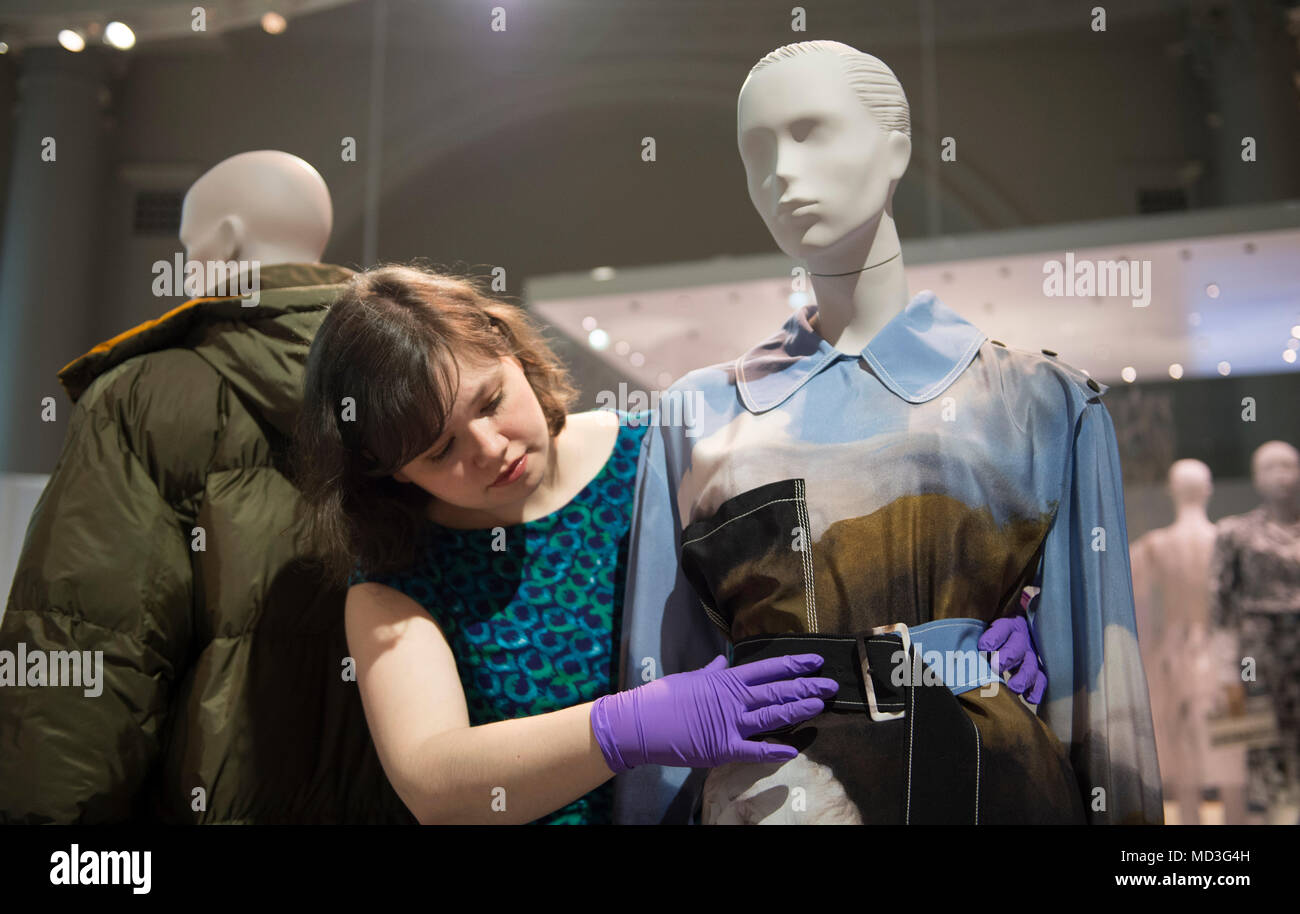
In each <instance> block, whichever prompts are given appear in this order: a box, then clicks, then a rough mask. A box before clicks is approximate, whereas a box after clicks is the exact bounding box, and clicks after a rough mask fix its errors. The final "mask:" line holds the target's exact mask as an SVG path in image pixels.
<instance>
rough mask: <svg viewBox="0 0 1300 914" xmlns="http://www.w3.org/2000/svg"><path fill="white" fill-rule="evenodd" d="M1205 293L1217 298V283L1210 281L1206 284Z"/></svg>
mask: <svg viewBox="0 0 1300 914" xmlns="http://www.w3.org/2000/svg"><path fill="white" fill-rule="evenodd" d="M1205 294H1206V295H1208V296H1210V298H1218V297H1219V284H1218V283H1217V282H1212V283H1210V284H1209V285H1208V286H1206V287H1205Z"/></svg>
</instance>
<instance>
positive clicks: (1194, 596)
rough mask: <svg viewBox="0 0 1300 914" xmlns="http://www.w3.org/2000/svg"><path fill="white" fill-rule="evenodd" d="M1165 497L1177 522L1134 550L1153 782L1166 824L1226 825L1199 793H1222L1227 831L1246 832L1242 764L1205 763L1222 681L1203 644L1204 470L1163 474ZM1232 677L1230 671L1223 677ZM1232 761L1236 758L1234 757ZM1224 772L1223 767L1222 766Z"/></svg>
mask: <svg viewBox="0 0 1300 914" xmlns="http://www.w3.org/2000/svg"><path fill="white" fill-rule="evenodd" d="M1167 491H1168V493H1169V497H1170V498H1171V499H1172V501H1173V503H1174V512H1175V516H1174V522H1173V523H1172V524H1170V525H1169V526H1167V527H1161V528H1160V529H1158V530H1152V531H1151V532H1149V533H1147V534H1145V535H1144V536H1142V537H1140V538H1139V539H1137V540H1136V541H1134V543H1133V544H1132V547H1131V549H1130V554H1131V558H1132V566H1133V596H1134V601H1135V606H1136V612H1137V622H1138V632H1139V643H1140V645H1141V647H1142V659H1143V663H1144V664H1145V667H1146V672H1147V683H1148V686H1149V688H1150V690H1151V706H1152V707H1151V711H1152V718H1153V722H1154V724H1155V732H1156V745H1157V748H1158V752H1159V755H1160V774H1161V779H1162V782H1163V783H1164V787H1165V822H1166V823H1167V824H1170V825H1178V824H1182V825H1195V824H1197V823H1198V822H1200V823H1201V824H1211V822H1213V821H1218V820H1221V819H1222V818H1223V816H1222V810H1221V809H1216V808H1214V807H1217V806H1218V805H1219V804H1217V803H1213V802H1206V803H1202V791H1204V790H1205V789H1207V788H1211V787H1220V788H1221V790H1222V791H1223V793H1224V794H1225V801H1226V805H1227V807H1228V816H1229V818H1228V821H1230V822H1234V823H1237V824H1241V823H1243V822H1244V818H1243V817H1244V813H1245V807H1244V797H1243V794H1242V789H1243V787H1242V784H1241V783H1240V780H1241V776H1242V775H1241V772H1240V771H1238V770H1237V769H1240V768H1241V765H1240V764H1237V765H1232V764H1227V766H1226V767H1227V768H1228V769H1230V770H1225V760H1224V759H1222V758H1221V757H1222V756H1225V755H1228V756H1230V755H1233V754H1234V753H1233V750H1219V751H1218V752H1214V753H1212V750H1211V747H1210V743H1209V736H1208V732H1207V728H1206V715H1207V714H1208V713H1209V711H1210V710H1211V709H1212V708H1214V707H1215V706H1216V702H1218V700H1219V698H1220V695H1219V692H1218V689H1217V688H1216V686H1217V685H1218V684H1219V683H1220V682H1222V681H1223V677H1222V676H1221V675H1219V674H1220V673H1221V672H1222V671H1221V670H1219V669H1218V667H1219V666H1220V664H1218V663H1217V662H1216V658H1221V657H1223V656H1227V655H1226V654H1224V653H1223V652H1221V651H1216V650H1212V648H1211V637H1210V586H1209V571H1210V559H1211V555H1212V553H1213V551H1214V539H1215V527H1214V523H1213V522H1212V521H1211V520H1210V519H1209V517H1208V516H1207V515H1206V510H1205V508H1206V505H1207V504H1208V503H1209V500H1210V496H1211V494H1212V493H1213V491H1214V485H1213V483H1212V481H1211V475H1210V468H1209V467H1208V466H1206V465H1205V464H1204V463H1202V462H1201V461H1199V460H1179V461H1176V462H1175V463H1174V464H1173V465H1172V466H1171V467H1170V468H1169V479H1168V486H1167ZM1229 672H1231V670H1229ZM1236 754H1240V752H1239V751H1237V753H1236ZM1228 761H1229V762H1230V760H1228Z"/></svg>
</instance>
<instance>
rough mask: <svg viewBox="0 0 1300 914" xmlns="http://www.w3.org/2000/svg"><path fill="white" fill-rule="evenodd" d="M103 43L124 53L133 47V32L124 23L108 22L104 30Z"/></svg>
mask: <svg viewBox="0 0 1300 914" xmlns="http://www.w3.org/2000/svg"><path fill="white" fill-rule="evenodd" d="M104 41H106V42H108V43H109V44H111V45H112V46H113V47H115V48H117V49H118V50H119V51H126V50H129V49H131V48H133V47H135V32H133V31H131V27H130V26H129V25H127V24H126V23H125V22H117V21H114V22H110V23H109V24H108V25H107V26H106V27H105V28H104Z"/></svg>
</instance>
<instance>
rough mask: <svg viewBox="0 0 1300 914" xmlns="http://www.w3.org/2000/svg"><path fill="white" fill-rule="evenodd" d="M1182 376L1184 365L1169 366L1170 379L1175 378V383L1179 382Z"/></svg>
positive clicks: (1175, 363)
mask: <svg viewBox="0 0 1300 914" xmlns="http://www.w3.org/2000/svg"><path fill="white" fill-rule="evenodd" d="M1182 376H1183V366H1182V365H1179V364H1178V363H1177V362H1174V364H1172V365H1170V366H1169V377H1171V378H1173V379H1174V380H1175V381H1177V380H1178V379H1179V378H1181V377H1182Z"/></svg>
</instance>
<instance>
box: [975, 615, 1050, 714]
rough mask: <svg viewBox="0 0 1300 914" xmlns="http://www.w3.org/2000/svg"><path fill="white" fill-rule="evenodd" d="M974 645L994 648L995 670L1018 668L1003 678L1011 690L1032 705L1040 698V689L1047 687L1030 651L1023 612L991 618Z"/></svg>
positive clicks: (1044, 677) (982, 648)
mask: <svg viewBox="0 0 1300 914" xmlns="http://www.w3.org/2000/svg"><path fill="white" fill-rule="evenodd" d="M978 647H979V649H980V650H982V651H997V652H998V658H997V664H996V665H995V667H994V670H995V671H996V672H998V673H1001V672H1003V671H1004V670H1005V671H1010V670H1015V669H1016V667H1019V668H1020V669H1019V671H1018V672H1016V674H1015V675H1014V676H1012V677H1011V679H1010V680H1008V681H1007V687H1008V688H1009V689H1011V691H1013V692H1015V693H1017V694H1020V695H1024V696H1025V700H1026V701H1028V702H1029V703H1030V704H1032V705H1036V704H1038V703H1039V702H1040V701H1042V699H1043V692H1045V691H1046V690H1047V673H1046V672H1044V671H1043V670H1042V669H1041V668H1040V667H1039V665H1038V655H1037V654H1035V653H1034V644H1033V640H1032V639H1031V638H1030V637H1029V622H1028V620H1027V619H1025V617H1024V616H1010V617H1004V618H1001V619H994V620H993V624H992V625H990V626H989V627H988V629H987V630H986V631H985V632H984V634H982V635H980V640H979V644H978ZM1026 690H1028V691H1026Z"/></svg>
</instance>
